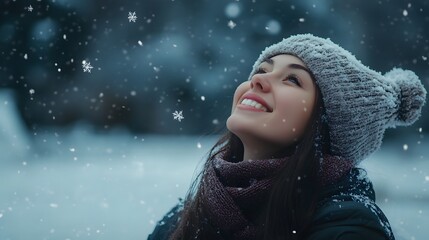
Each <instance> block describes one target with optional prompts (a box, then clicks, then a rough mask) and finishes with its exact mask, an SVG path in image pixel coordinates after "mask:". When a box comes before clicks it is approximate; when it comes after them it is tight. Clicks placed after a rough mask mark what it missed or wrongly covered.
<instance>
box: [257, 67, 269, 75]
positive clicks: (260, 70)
mask: <svg viewBox="0 0 429 240" xmlns="http://www.w3.org/2000/svg"><path fill="white" fill-rule="evenodd" d="M262 73H267V71H266V70H265V69H263V68H258V70H257V71H256V72H255V74H262Z"/></svg>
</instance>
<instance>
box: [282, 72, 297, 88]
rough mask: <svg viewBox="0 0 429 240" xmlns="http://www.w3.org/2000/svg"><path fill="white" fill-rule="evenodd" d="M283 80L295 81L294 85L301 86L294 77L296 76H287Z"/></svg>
mask: <svg viewBox="0 0 429 240" xmlns="http://www.w3.org/2000/svg"><path fill="white" fill-rule="evenodd" d="M285 80H293V81H295V84H296V85H298V86H301V84H300V82H299V79H298V77H296V76H295V75H293V74H291V75H289V76H287V77H286V78H285Z"/></svg>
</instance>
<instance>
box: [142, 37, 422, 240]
mask: <svg viewBox="0 0 429 240" xmlns="http://www.w3.org/2000/svg"><path fill="white" fill-rule="evenodd" d="M425 102H426V90H425V89H424V87H423V85H422V84H421V82H420V80H419V78H418V77H417V76H416V75H415V74H414V73H413V72H411V71H409V70H402V69H398V68H395V69H393V70H391V71H390V72H388V73H386V74H384V75H382V74H380V73H378V72H375V71H373V70H371V69H369V68H368V67H366V66H364V65H363V64H362V63H361V62H360V61H358V60H356V58H355V57H354V56H353V55H352V54H350V53H349V52H348V51H346V50H344V49H343V48H341V47H340V46H338V45H336V44H334V43H333V42H331V41H330V40H329V39H323V38H319V37H316V36H313V35H311V34H300V35H295V36H291V37H289V38H287V39H283V40H282V41H281V42H279V43H276V44H273V45H271V46H269V47H267V48H266V49H265V50H264V51H263V52H262V53H261V55H260V56H259V58H258V59H257V61H256V62H255V64H254V66H253V69H252V72H251V73H250V76H249V80H248V81H246V82H244V83H242V84H240V85H239V86H238V88H237V89H236V91H235V94H234V99H233V103H232V111H231V116H230V117H229V118H228V120H227V124H226V125H227V128H228V131H227V133H226V134H225V135H224V136H223V137H222V138H221V139H220V140H219V141H218V142H217V143H216V144H215V146H214V147H213V148H212V149H211V150H210V153H209V156H208V158H207V161H206V163H205V165H204V168H203V170H202V172H201V173H200V175H198V177H197V179H195V181H194V182H193V184H192V186H191V188H190V189H189V191H188V193H187V196H186V199H185V200H184V201H180V202H179V204H177V205H176V206H175V207H174V208H173V209H171V211H170V212H169V213H167V214H166V215H165V216H164V218H163V219H162V220H161V221H159V222H158V224H157V226H156V228H155V230H154V232H153V233H152V234H151V235H149V238H148V239H149V240H152V239H267V240H268V239H270V240H272V239H309V240H314V239H348V240H350V239H395V238H394V235H393V233H392V230H391V227H390V224H389V221H388V220H387V219H386V217H385V215H384V214H383V212H382V211H381V210H380V208H379V207H378V206H377V205H376V204H375V193H374V190H373V187H372V183H371V182H370V181H369V179H368V178H367V177H366V175H365V171H364V170H363V169H360V168H357V167H356V166H357V164H358V163H359V162H361V161H362V160H363V159H365V158H366V157H368V156H369V155H370V154H371V153H373V152H374V151H376V150H377V149H379V147H380V145H381V143H382V138H383V134H384V131H385V129H386V128H389V127H393V128H394V127H396V126H400V125H402V126H408V125H411V124H413V123H414V122H415V121H416V120H417V119H418V118H419V117H420V115H421V108H422V107H423V105H424V104H425ZM200 177H201V179H199V178H200Z"/></svg>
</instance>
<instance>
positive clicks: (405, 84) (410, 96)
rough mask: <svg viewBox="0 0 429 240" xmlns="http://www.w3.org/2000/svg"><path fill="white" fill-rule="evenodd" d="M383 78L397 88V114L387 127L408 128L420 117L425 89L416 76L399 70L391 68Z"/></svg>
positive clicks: (424, 99) (424, 101)
mask: <svg viewBox="0 0 429 240" xmlns="http://www.w3.org/2000/svg"><path fill="white" fill-rule="evenodd" d="M384 77H386V78H387V80H388V81H391V82H392V83H393V84H396V85H397V86H398V88H399V89H398V93H399V101H400V104H399V107H398V111H397V114H395V115H394V118H393V119H392V121H391V122H390V123H389V126H391V127H395V126H409V125H411V124H413V123H414V122H415V121H417V119H418V118H419V116H420V113H421V110H422V107H423V105H425V103H426V93H427V92H426V89H425V88H424V87H423V85H422V83H421V82H420V80H419V78H418V77H417V75H416V74H415V73H414V72H412V71H410V70H404V69H401V68H393V69H392V70H390V71H389V72H387V73H386V74H384Z"/></svg>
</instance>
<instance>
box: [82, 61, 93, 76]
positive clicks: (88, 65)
mask: <svg viewBox="0 0 429 240" xmlns="http://www.w3.org/2000/svg"><path fill="white" fill-rule="evenodd" d="M82 68H83V72H89V73H91V69H93V67H92V66H91V63H90V62H86V61H85V60H83V61H82Z"/></svg>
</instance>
